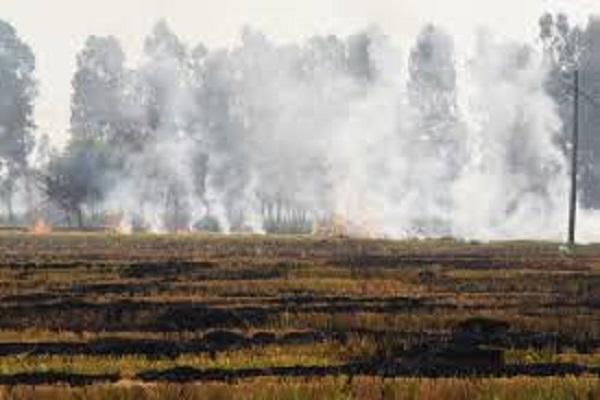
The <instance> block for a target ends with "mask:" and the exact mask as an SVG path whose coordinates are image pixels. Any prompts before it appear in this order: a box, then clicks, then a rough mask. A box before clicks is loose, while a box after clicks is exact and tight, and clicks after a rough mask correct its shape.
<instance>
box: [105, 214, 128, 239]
mask: <svg viewBox="0 0 600 400" xmlns="http://www.w3.org/2000/svg"><path fill="white" fill-rule="evenodd" d="M106 227H107V228H108V230H109V231H110V232H112V233H116V234H119V235H130V234H131V233H132V231H133V227H132V225H131V223H129V220H128V219H127V218H125V215H124V214H123V213H110V214H108V215H107V216H106Z"/></svg>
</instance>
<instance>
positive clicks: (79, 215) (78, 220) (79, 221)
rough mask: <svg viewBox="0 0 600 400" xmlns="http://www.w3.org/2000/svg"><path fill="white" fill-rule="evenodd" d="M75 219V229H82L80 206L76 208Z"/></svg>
mask: <svg viewBox="0 0 600 400" xmlns="http://www.w3.org/2000/svg"><path fill="white" fill-rule="evenodd" d="M76 217H77V227H78V228H79V229H83V210H82V209H81V206H80V207H77V210H76Z"/></svg>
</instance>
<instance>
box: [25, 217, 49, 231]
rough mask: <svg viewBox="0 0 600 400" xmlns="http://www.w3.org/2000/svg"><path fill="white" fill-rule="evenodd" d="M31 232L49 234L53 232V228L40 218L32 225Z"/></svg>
mask: <svg viewBox="0 0 600 400" xmlns="http://www.w3.org/2000/svg"><path fill="white" fill-rule="evenodd" d="M30 232H31V233H33V234H34V235H47V234H49V233H50V232H52V229H51V228H50V225H48V224H46V222H45V221H44V220H43V219H42V218H38V219H37V220H36V221H35V223H34V224H33V226H32V227H31V230H30Z"/></svg>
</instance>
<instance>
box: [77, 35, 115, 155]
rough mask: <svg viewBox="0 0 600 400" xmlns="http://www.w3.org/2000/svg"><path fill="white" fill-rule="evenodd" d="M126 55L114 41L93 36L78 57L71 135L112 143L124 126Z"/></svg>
mask: <svg viewBox="0 0 600 400" xmlns="http://www.w3.org/2000/svg"><path fill="white" fill-rule="evenodd" d="M124 62H125V54H124V53H123V50H122V49H121V45H120V44H119V42H118V41H117V40H116V39H115V38H114V37H98V36H90V37H89V38H88V39H87V41H86V43H85V47H84V48H83V50H82V51H81V52H80V53H79V54H78V55H77V71H76V73H75V76H74V77H73V82H72V85H73V95H72V98H71V134H72V135H73V137H74V138H77V139H80V140H90V139H93V140H100V141H103V142H106V143H108V142H110V141H111V140H113V139H114V137H115V136H116V135H118V133H119V131H120V124H121V122H122V114H121V107H120V106H121V104H122V101H121V99H122V93H123V90H122V89H123V80H124V77H125V69H124Z"/></svg>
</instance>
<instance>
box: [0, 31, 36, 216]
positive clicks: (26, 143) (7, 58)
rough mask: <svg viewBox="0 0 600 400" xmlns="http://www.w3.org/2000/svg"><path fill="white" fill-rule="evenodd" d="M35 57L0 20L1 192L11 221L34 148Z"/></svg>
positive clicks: (14, 32) (15, 33)
mask: <svg viewBox="0 0 600 400" xmlns="http://www.w3.org/2000/svg"><path fill="white" fill-rule="evenodd" d="M34 71H35V57H34V55H33V53H32V51H31V49H30V48H29V46H28V45H27V44H26V43H24V42H23V41H22V40H21V39H20V38H19V37H18V35H17V32H16V31H15V29H14V28H13V27H12V26H11V25H10V24H8V23H7V22H4V21H1V20H0V193H1V195H2V197H3V199H4V202H5V204H6V209H7V214H8V218H9V220H11V221H12V220H14V210H13V197H14V194H15V189H16V185H17V180H18V179H20V178H25V177H26V175H27V169H28V160H27V158H28V156H29V154H30V152H31V150H32V148H33V142H34V140H33V133H32V132H33V129H34V128H35V124H34V121H33V103H34V100H35V97H36V95H37V82H36V80H35V78H34Z"/></svg>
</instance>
